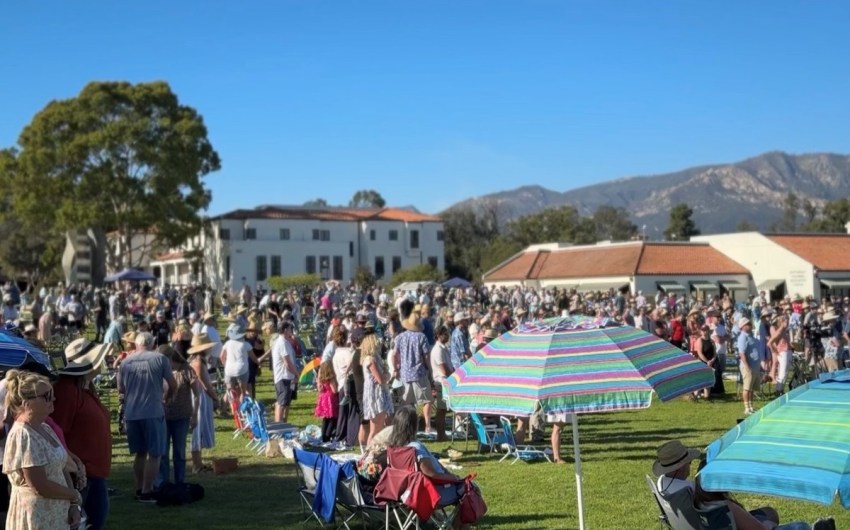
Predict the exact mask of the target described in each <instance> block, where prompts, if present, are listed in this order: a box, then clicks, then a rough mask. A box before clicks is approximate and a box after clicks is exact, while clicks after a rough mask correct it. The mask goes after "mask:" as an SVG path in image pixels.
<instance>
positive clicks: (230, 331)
mask: <svg viewBox="0 0 850 530" xmlns="http://www.w3.org/2000/svg"><path fill="white" fill-rule="evenodd" d="M225 334H226V335H227V338H228V339H230V340H242V339H243V338H244V337H245V330H244V329H242V326H240V325H239V324H231V325H229V326H227V332H226V333H225Z"/></svg>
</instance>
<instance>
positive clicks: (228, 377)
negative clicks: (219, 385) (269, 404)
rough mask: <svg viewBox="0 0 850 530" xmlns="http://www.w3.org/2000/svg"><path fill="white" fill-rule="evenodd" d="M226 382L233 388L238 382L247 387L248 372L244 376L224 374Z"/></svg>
mask: <svg viewBox="0 0 850 530" xmlns="http://www.w3.org/2000/svg"><path fill="white" fill-rule="evenodd" d="M224 381H225V382H226V383H227V384H228V385H231V386H233V384H234V383H235V382H237V381H238V382H239V383H242V386H245V385H247V384H248V372H245V373H244V374H224Z"/></svg>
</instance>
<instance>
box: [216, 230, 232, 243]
mask: <svg viewBox="0 0 850 530" xmlns="http://www.w3.org/2000/svg"><path fill="white" fill-rule="evenodd" d="M218 238H219V239H223V240H225V241H226V240H228V239H230V229H229V228H219V229H218Z"/></svg>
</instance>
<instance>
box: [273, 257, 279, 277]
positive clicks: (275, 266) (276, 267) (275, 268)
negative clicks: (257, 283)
mask: <svg viewBox="0 0 850 530" xmlns="http://www.w3.org/2000/svg"><path fill="white" fill-rule="evenodd" d="M271 261H272V266H271V269H272V271H271V272H272V276H281V274H280V256H272V257H271Z"/></svg>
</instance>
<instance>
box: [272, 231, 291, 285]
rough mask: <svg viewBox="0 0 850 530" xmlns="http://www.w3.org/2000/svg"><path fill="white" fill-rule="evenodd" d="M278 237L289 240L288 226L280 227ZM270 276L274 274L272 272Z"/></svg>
mask: <svg viewBox="0 0 850 530" xmlns="http://www.w3.org/2000/svg"><path fill="white" fill-rule="evenodd" d="M280 239H281V241H289V229H288V228H281V229H280ZM272 276H274V274H272Z"/></svg>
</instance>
